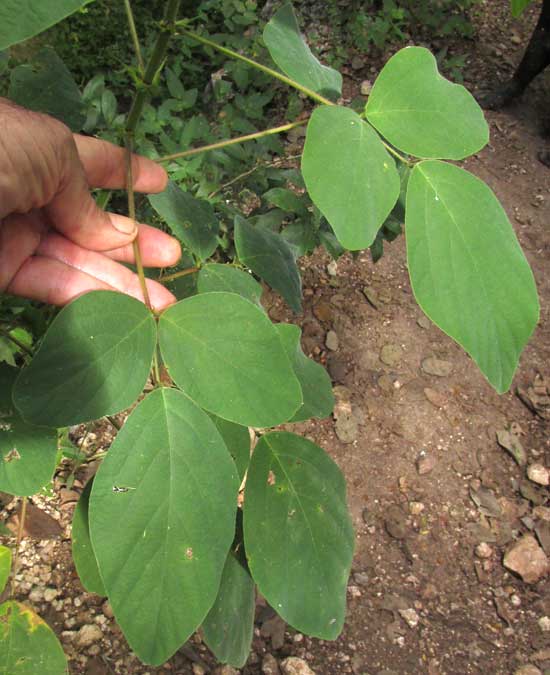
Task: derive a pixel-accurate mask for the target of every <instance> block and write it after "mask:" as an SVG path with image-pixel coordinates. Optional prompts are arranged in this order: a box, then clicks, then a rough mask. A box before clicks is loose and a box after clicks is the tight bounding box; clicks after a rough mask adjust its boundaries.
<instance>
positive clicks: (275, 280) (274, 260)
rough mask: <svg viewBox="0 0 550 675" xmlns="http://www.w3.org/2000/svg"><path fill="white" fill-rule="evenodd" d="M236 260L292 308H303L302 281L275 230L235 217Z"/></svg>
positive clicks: (290, 255)
mask: <svg viewBox="0 0 550 675" xmlns="http://www.w3.org/2000/svg"><path fill="white" fill-rule="evenodd" d="M235 247H236V249H237V255H238V256H239V260H240V261H241V262H242V263H244V264H245V265H246V266H247V267H250V269H251V270H252V271H253V272H255V273H256V274H257V275H258V276H259V277H261V278H262V279H263V280H264V281H266V282H267V283H268V284H269V285H270V286H271V288H273V289H275V290H276V291H278V292H279V293H280V294H281V295H282V296H283V298H284V299H285V300H286V302H287V303H288V304H289V306H290V307H291V309H293V310H294V311H295V312H297V313H299V312H301V311H302V280H301V278H300V272H299V271H298V266H297V265H296V260H295V257H294V254H293V252H292V248H291V247H290V245H289V244H288V243H287V242H286V240H285V239H284V238H283V237H282V236H281V235H280V234H277V233H276V232H270V231H269V230H267V229H265V228H263V227H254V226H253V225H251V224H250V223H247V222H246V220H244V219H243V218H236V219H235Z"/></svg>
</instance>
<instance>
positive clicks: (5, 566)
mask: <svg viewBox="0 0 550 675" xmlns="http://www.w3.org/2000/svg"><path fill="white" fill-rule="evenodd" d="M10 571H11V549H9V548H8V547H7V546H0V594H1V593H2V592H3V591H4V588H6V584H7V583H8V579H9V577H10Z"/></svg>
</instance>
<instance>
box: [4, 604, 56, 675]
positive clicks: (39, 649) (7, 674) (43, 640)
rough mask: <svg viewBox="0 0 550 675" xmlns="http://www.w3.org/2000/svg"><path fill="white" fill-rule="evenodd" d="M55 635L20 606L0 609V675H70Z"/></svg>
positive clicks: (8, 606)
mask: <svg viewBox="0 0 550 675" xmlns="http://www.w3.org/2000/svg"><path fill="white" fill-rule="evenodd" d="M68 672H69V671H68V669H67V659H66V658H65V654H64V653H63V649H62V648H61V645H60V644H59V641H58V639H57V638H56V636H55V633H54V632H53V631H52V629H51V628H50V627H49V626H48V624H47V623H46V622H45V621H43V620H42V619H41V618H40V617H39V616H38V614H35V613H34V612H33V611H32V609H30V608H29V607H26V606H25V605H22V604H21V603H19V602H14V601H8V602H5V603H4V604H3V605H0V675H38V673H40V675H68Z"/></svg>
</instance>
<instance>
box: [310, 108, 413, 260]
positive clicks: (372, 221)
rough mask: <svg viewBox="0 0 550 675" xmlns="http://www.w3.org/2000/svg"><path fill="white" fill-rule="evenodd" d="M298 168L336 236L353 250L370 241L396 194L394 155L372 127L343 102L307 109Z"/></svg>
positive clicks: (398, 186) (367, 244) (363, 246)
mask: <svg viewBox="0 0 550 675" xmlns="http://www.w3.org/2000/svg"><path fill="white" fill-rule="evenodd" d="M302 174H303V176H304V180H305V182H306V186H307V190H308V192H309V195H310V197H311V199H312V200H313V202H314V203H315V205H316V206H317V207H318V208H319V210H320V211H321V213H322V214H323V215H324V216H325V218H326V219H327V220H328V222H329V223H330V225H331V227H332V229H333V230H334V233H335V234H336V237H337V238H338V241H339V242H340V243H341V244H342V246H345V247H346V248H347V249H350V250H353V251H355V250H359V249H363V248H368V247H369V246H370V245H371V244H372V242H373V241H374V238H375V237H376V233H377V232H378V230H379V229H380V226H381V225H382V223H383V222H384V220H386V218H387V216H388V214H389V213H390V211H391V210H392V208H393V207H394V205H395V203H396V201H397V198H398V196H399V189H400V181H399V174H398V173H397V169H396V168H395V162H394V160H393V159H392V158H391V157H390V155H389V154H388V153H387V151H386V149H385V148H384V146H383V145H382V142H381V141H380V138H379V136H378V134H377V133H376V132H375V131H374V129H373V128H372V127H371V126H370V125H368V124H366V123H365V122H363V120H362V119H361V118H360V117H359V115H358V114H357V113H355V112H353V110H350V109H349V108H342V107H339V106H321V107H320V108H316V109H315V110H314V111H313V115H312V116H311V118H310V120H309V124H308V126H307V135H306V144H305V146H304V153H303V155H302Z"/></svg>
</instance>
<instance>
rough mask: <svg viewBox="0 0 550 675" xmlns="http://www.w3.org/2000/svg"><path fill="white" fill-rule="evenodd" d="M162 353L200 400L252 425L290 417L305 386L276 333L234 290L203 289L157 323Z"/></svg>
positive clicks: (224, 415) (217, 412)
mask: <svg viewBox="0 0 550 675" xmlns="http://www.w3.org/2000/svg"><path fill="white" fill-rule="evenodd" d="M159 340H160V349H161V352H162V358H163V360H164V363H165V365H166V367H167V368H168V371H169V373H170V376H171V377H172V379H173V380H174V382H175V383H176V384H177V385H178V387H180V388H181V389H183V390H184V391H185V393H186V394H188V395H189V396H190V397H191V398H192V399H193V400H194V401H196V403H198V405H200V406H201V407H202V408H205V409H206V410H209V411H210V412H213V413H214V414H215V415H218V416H219V417H222V418H223V419H226V420H230V421H232V422H236V423H237V424H242V425H244V426H252V427H268V426H274V425H275V424H281V423H282V422H287V421H288V420H289V419H290V418H291V417H292V416H293V415H294V413H295V412H296V410H297V409H298V408H299V407H300V405H301V404H302V391H301V389H300V385H299V383H298V380H297V379H296V377H295V375H294V373H293V371H292V367H291V365H290V361H289V360H288V357H287V355H286V354H285V351H284V349H283V347H282V345H281V342H280V340H279V335H278V333H277V331H276V330H275V327H274V326H273V324H272V323H271V321H270V320H269V319H268V317H267V316H266V315H265V314H264V312H262V310H260V309H259V308H258V307H256V306H255V305H253V304H252V303H251V302H249V301H248V300H245V299H244V298H242V297H240V296H239V295H236V294H234V293H203V294H200V295H195V296H194V297H192V298H187V299H186V300H182V301H181V302H178V303H177V304H175V305H172V306H171V307H169V308H168V309H167V310H166V311H165V312H164V313H163V314H162V315H161V317H160V320H159Z"/></svg>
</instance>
